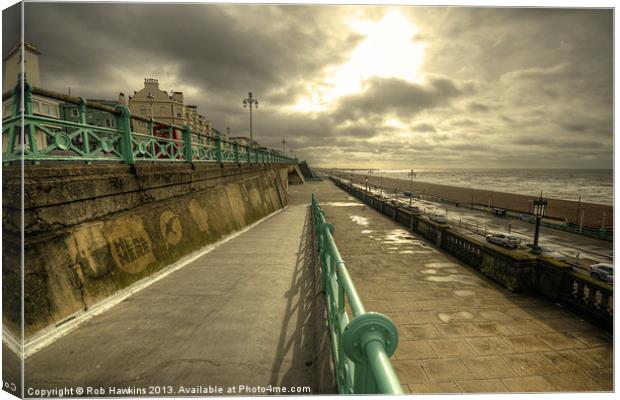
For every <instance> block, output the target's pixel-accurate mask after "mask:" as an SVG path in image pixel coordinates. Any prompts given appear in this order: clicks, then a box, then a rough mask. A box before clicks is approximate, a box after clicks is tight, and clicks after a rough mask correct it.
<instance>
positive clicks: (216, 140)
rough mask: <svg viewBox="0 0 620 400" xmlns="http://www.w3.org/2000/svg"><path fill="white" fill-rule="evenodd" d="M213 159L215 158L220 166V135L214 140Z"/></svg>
mask: <svg viewBox="0 0 620 400" xmlns="http://www.w3.org/2000/svg"><path fill="white" fill-rule="evenodd" d="M215 158H217V162H218V163H220V165H221V164H222V138H221V137H220V135H217V137H216V138H215Z"/></svg>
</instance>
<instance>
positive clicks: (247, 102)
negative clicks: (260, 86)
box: [243, 92, 258, 149]
mask: <svg viewBox="0 0 620 400" xmlns="http://www.w3.org/2000/svg"><path fill="white" fill-rule="evenodd" d="M246 107H248V108H249V109H250V148H251V149H252V148H254V136H253V134H252V108H253V107H256V108H258V99H257V98H255V97H253V96H252V92H248V98H247V99H243V108H246Z"/></svg>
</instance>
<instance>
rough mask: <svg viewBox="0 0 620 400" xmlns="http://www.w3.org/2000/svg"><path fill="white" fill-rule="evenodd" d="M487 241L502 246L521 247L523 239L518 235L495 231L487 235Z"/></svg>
mask: <svg viewBox="0 0 620 400" xmlns="http://www.w3.org/2000/svg"><path fill="white" fill-rule="evenodd" d="M487 242H489V243H494V244H497V245H500V246H504V247H506V248H513V249H517V248H519V244H521V239H519V238H518V237H516V236H512V235H507V234H505V233H499V232H498V233H493V234H491V235H487Z"/></svg>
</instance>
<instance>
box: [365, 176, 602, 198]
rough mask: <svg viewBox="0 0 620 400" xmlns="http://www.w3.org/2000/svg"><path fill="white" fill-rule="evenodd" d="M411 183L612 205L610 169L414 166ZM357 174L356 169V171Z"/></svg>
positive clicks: (403, 177)
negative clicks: (440, 167)
mask: <svg viewBox="0 0 620 400" xmlns="http://www.w3.org/2000/svg"><path fill="white" fill-rule="evenodd" d="M410 171H411V170H409V169H408V170H387V169H386V170H374V171H373V175H375V176H386V177H390V178H399V179H405V180H409V179H410V178H409V172H410ZM413 171H414V173H415V176H414V182H428V183H437V184H441V185H449V186H460V187H467V188H474V189H486V190H489V189H491V190H494V191H497V192H507V193H517V194H524V195H532V196H538V195H540V192H541V191H542V193H543V196H544V197H549V198H556V199H564V200H572V201H579V199H580V198H581V201H583V202H588V203H598V204H607V205H612V206H613V195H614V174H613V170H611V169H417V170H416V169H414V170H413ZM356 172H357V173H360V171H356Z"/></svg>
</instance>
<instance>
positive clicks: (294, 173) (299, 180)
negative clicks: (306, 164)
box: [288, 165, 306, 185]
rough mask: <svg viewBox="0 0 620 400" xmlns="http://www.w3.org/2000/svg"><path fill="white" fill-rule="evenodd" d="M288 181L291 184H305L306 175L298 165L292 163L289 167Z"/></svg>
mask: <svg viewBox="0 0 620 400" xmlns="http://www.w3.org/2000/svg"><path fill="white" fill-rule="evenodd" d="M288 182H289V183H290V184H291V185H303V184H304V183H306V180H305V179H304V175H303V174H302V172H301V170H300V169H299V167H298V166H297V165H291V166H290V167H288Z"/></svg>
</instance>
